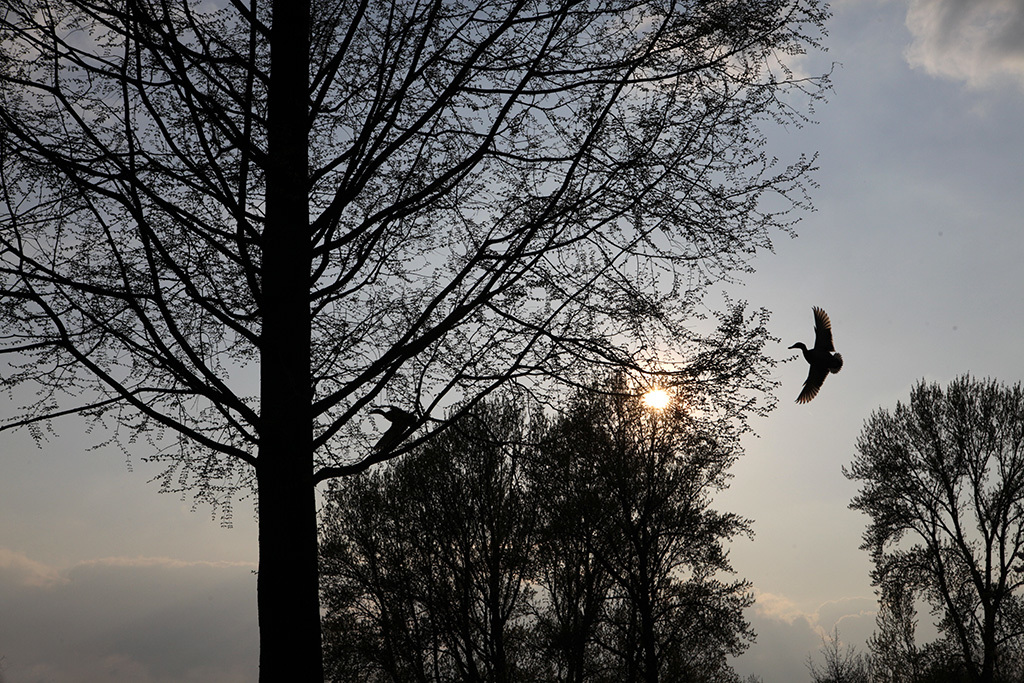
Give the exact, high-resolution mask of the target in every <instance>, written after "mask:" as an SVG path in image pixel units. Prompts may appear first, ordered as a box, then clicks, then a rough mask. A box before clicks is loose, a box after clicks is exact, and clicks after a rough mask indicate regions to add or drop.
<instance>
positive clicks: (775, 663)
mask: <svg viewBox="0 0 1024 683" xmlns="http://www.w3.org/2000/svg"><path fill="white" fill-rule="evenodd" d="M755 594H756V596H755V597H756V601H755V603H754V608H753V610H752V613H751V614H749V615H748V616H749V619H750V623H751V625H752V626H753V627H754V631H755V632H756V633H757V641H756V642H755V643H754V645H753V646H752V647H751V648H750V649H749V650H748V651H747V652H746V653H744V654H743V655H742V656H740V657H739V658H738V659H737V660H735V661H734V662H733V668H734V669H736V671H737V673H739V674H740V675H741V678H742V677H745V676H747V675H748V674H756V675H758V676H761V677H762V678H763V679H764V682H765V683H790V682H791V681H802V680H806V679H807V675H808V674H807V658H808V657H815V656H817V655H818V652H819V650H820V649H821V645H822V640H821V639H822V636H826V635H828V634H830V633H831V632H832V629H833V628H838V629H839V636H840V641H841V642H842V643H843V645H844V647H845V645H846V644H850V645H852V646H853V647H855V648H856V649H857V650H858V651H860V652H864V651H866V649H867V646H866V645H865V643H866V641H867V639H868V637H869V636H870V635H871V633H872V631H873V630H874V625H875V610H876V609H877V606H876V603H875V600H874V598H865V597H850V598H841V599H839V600H830V601H828V602H825V603H822V604H821V605H819V606H818V607H816V608H815V609H814V610H812V611H808V610H806V609H804V608H802V607H801V606H800V605H798V604H797V603H796V602H794V601H793V600H791V599H790V598H788V597H786V596H785V595H778V594H773V593H765V592H760V591H755Z"/></svg>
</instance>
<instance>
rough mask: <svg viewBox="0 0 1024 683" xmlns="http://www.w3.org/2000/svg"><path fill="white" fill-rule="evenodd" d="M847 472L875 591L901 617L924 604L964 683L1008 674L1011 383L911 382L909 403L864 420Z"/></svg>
mask: <svg viewBox="0 0 1024 683" xmlns="http://www.w3.org/2000/svg"><path fill="white" fill-rule="evenodd" d="M846 475H847V476H848V477H849V478H850V479H854V480H857V481H859V482H860V483H861V489H860V492H859V493H858V494H857V496H856V497H855V498H854V499H853V502H852V503H851V507H852V508H854V509H857V510H861V511H863V512H865V513H866V514H867V515H869V517H870V520H871V521H870V523H869V524H868V528H867V531H866V532H865V534H864V545H863V547H864V548H865V549H866V550H869V551H870V552H871V556H872V560H873V562H874V565H875V567H874V570H873V571H872V578H873V580H874V582H875V584H876V585H877V586H879V587H880V588H881V590H882V594H883V595H893V596H901V597H900V600H901V601H902V604H903V611H904V612H906V610H907V607H908V606H910V607H912V602H909V601H912V600H913V599H914V598H915V597H918V596H919V597H923V598H924V599H925V600H926V601H927V602H928V603H929V605H930V606H931V608H932V610H933V613H934V614H935V615H936V616H937V617H938V619H939V621H938V626H939V629H940V631H941V632H942V633H943V635H944V636H945V637H946V639H947V640H948V642H949V644H950V645H952V646H953V649H954V651H955V652H957V653H958V656H959V658H960V659H961V660H962V663H963V667H964V668H965V669H966V671H967V673H968V675H969V677H970V680H973V681H981V682H984V683H988V682H990V681H995V680H1002V678H1001V677H1005V676H1007V675H1009V674H1010V672H1011V668H1015V667H1016V666H1018V665H1017V663H1016V662H1015V661H1014V659H1015V655H1014V654H1013V653H1015V652H1018V651H1020V649H1021V646H1022V644H1024V619H1022V618H1021V616H1022V613H1024V610H1022V604H1024V602H1022V601H1024V572H1022V564H1021V563H1022V561H1024V390H1022V388H1021V386H1020V384H1016V385H1013V386H1004V385H1001V384H999V383H997V382H996V381H994V380H976V379H973V378H971V377H969V376H964V377H960V378H957V379H956V380H954V381H953V382H951V383H950V385H949V386H948V387H947V388H946V389H945V390H943V389H942V388H941V387H940V386H938V385H937V384H926V383H924V382H921V383H919V384H917V385H916V386H915V387H914V388H913V390H912V391H911V394H910V403H909V404H903V403H897V405H896V408H895V410H893V411H891V412H890V411H886V410H879V411H877V412H875V413H874V414H872V416H871V417H870V418H869V419H868V420H867V422H866V423H865V425H864V429H863V431H862V432H861V435H860V437H859V438H858V440H857V457H856V458H855V459H854V461H853V463H852V465H851V466H850V469H849V470H848V471H847V472H846ZM905 618H906V617H905ZM911 628H912V627H911ZM901 638H902V640H904V641H907V640H908V639H909V640H910V641H912V640H913V638H912V635H911V636H908V635H906V634H903V635H902V636H901ZM905 647H907V646H905Z"/></svg>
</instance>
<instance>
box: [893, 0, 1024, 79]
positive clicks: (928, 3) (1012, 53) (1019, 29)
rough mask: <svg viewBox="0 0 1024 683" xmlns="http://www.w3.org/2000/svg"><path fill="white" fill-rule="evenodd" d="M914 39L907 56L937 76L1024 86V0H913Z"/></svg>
mask: <svg viewBox="0 0 1024 683" xmlns="http://www.w3.org/2000/svg"><path fill="white" fill-rule="evenodd" d="M906 21H907V28H908V29H909V30H910V32H911V34H913V36H914V39H913V42H912V43H911V45H910V46H909V47H908V48H907V50H906V53H905V55H906V59H907V62H908V63H909V64H910V65H911V66H913V67H918V68H921V69H924V70H925V71H926V72H927V73H929V74H931V75H933V76H941V77H945V78H952V79H954V80H959V81H963V82H965V83H967V84H968V85H969V86H971V87H975V88H984V87H991V86H998V85H999V84H1001V83H1006V82H1015V83H1016V84H1017V85H1018V86H1019V87H1021V88H1024V3H1022V2H1020V0H910V7H909V8H908V10H907V19H906Z"/></svg>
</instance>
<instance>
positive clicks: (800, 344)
mask: <svg viewBox="0 0 1024 683" xmlns="http://www.w3.org/2000/svg"><path fill="white" fill-rule="evenodd" d="M789 348H791V349H803V350H804V351H806V350H807V347H806V346H804V343H803V342H797V343H796V344H793V345H792V346H790V347H789Z"/></svg>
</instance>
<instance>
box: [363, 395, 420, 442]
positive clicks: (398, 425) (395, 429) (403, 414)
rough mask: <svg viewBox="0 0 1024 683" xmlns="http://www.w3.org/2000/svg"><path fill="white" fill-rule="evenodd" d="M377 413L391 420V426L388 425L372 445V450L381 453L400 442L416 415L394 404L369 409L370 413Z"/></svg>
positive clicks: (413, 422)
mask: <svg viewBox="0 0 1024 683" xmlns="http://www.w3.org/2000/svg"><path fill="white" fill-rule="evenodd" d="M373 413H377V414H378V415H383V416H384V417H385V418H387V419H388V421H390V422H391V426H390V427H388V429H387V431H386V432H384V434H383V435H381V437H380V439H378V440H377V443H376V444H375V445H374V447H373V450H374V451H376V452H378V453H382V452H386V451H390V450H391V449H392V448H394V447H395V446H397V445H398V444H400V443H401V442H402V439H404V438H405V437H406V436H407V435H408V434H409V431H410V430H411V429H412V426H413V424H415V422H416V416H415V415H414V414H412V413H410V412H409V411H407V410H402V409H401V408H396V407H395V406H386V407H384V408H374V409H373V410H371V411H370V414H371V415H372V414H373Z"/></svg>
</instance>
